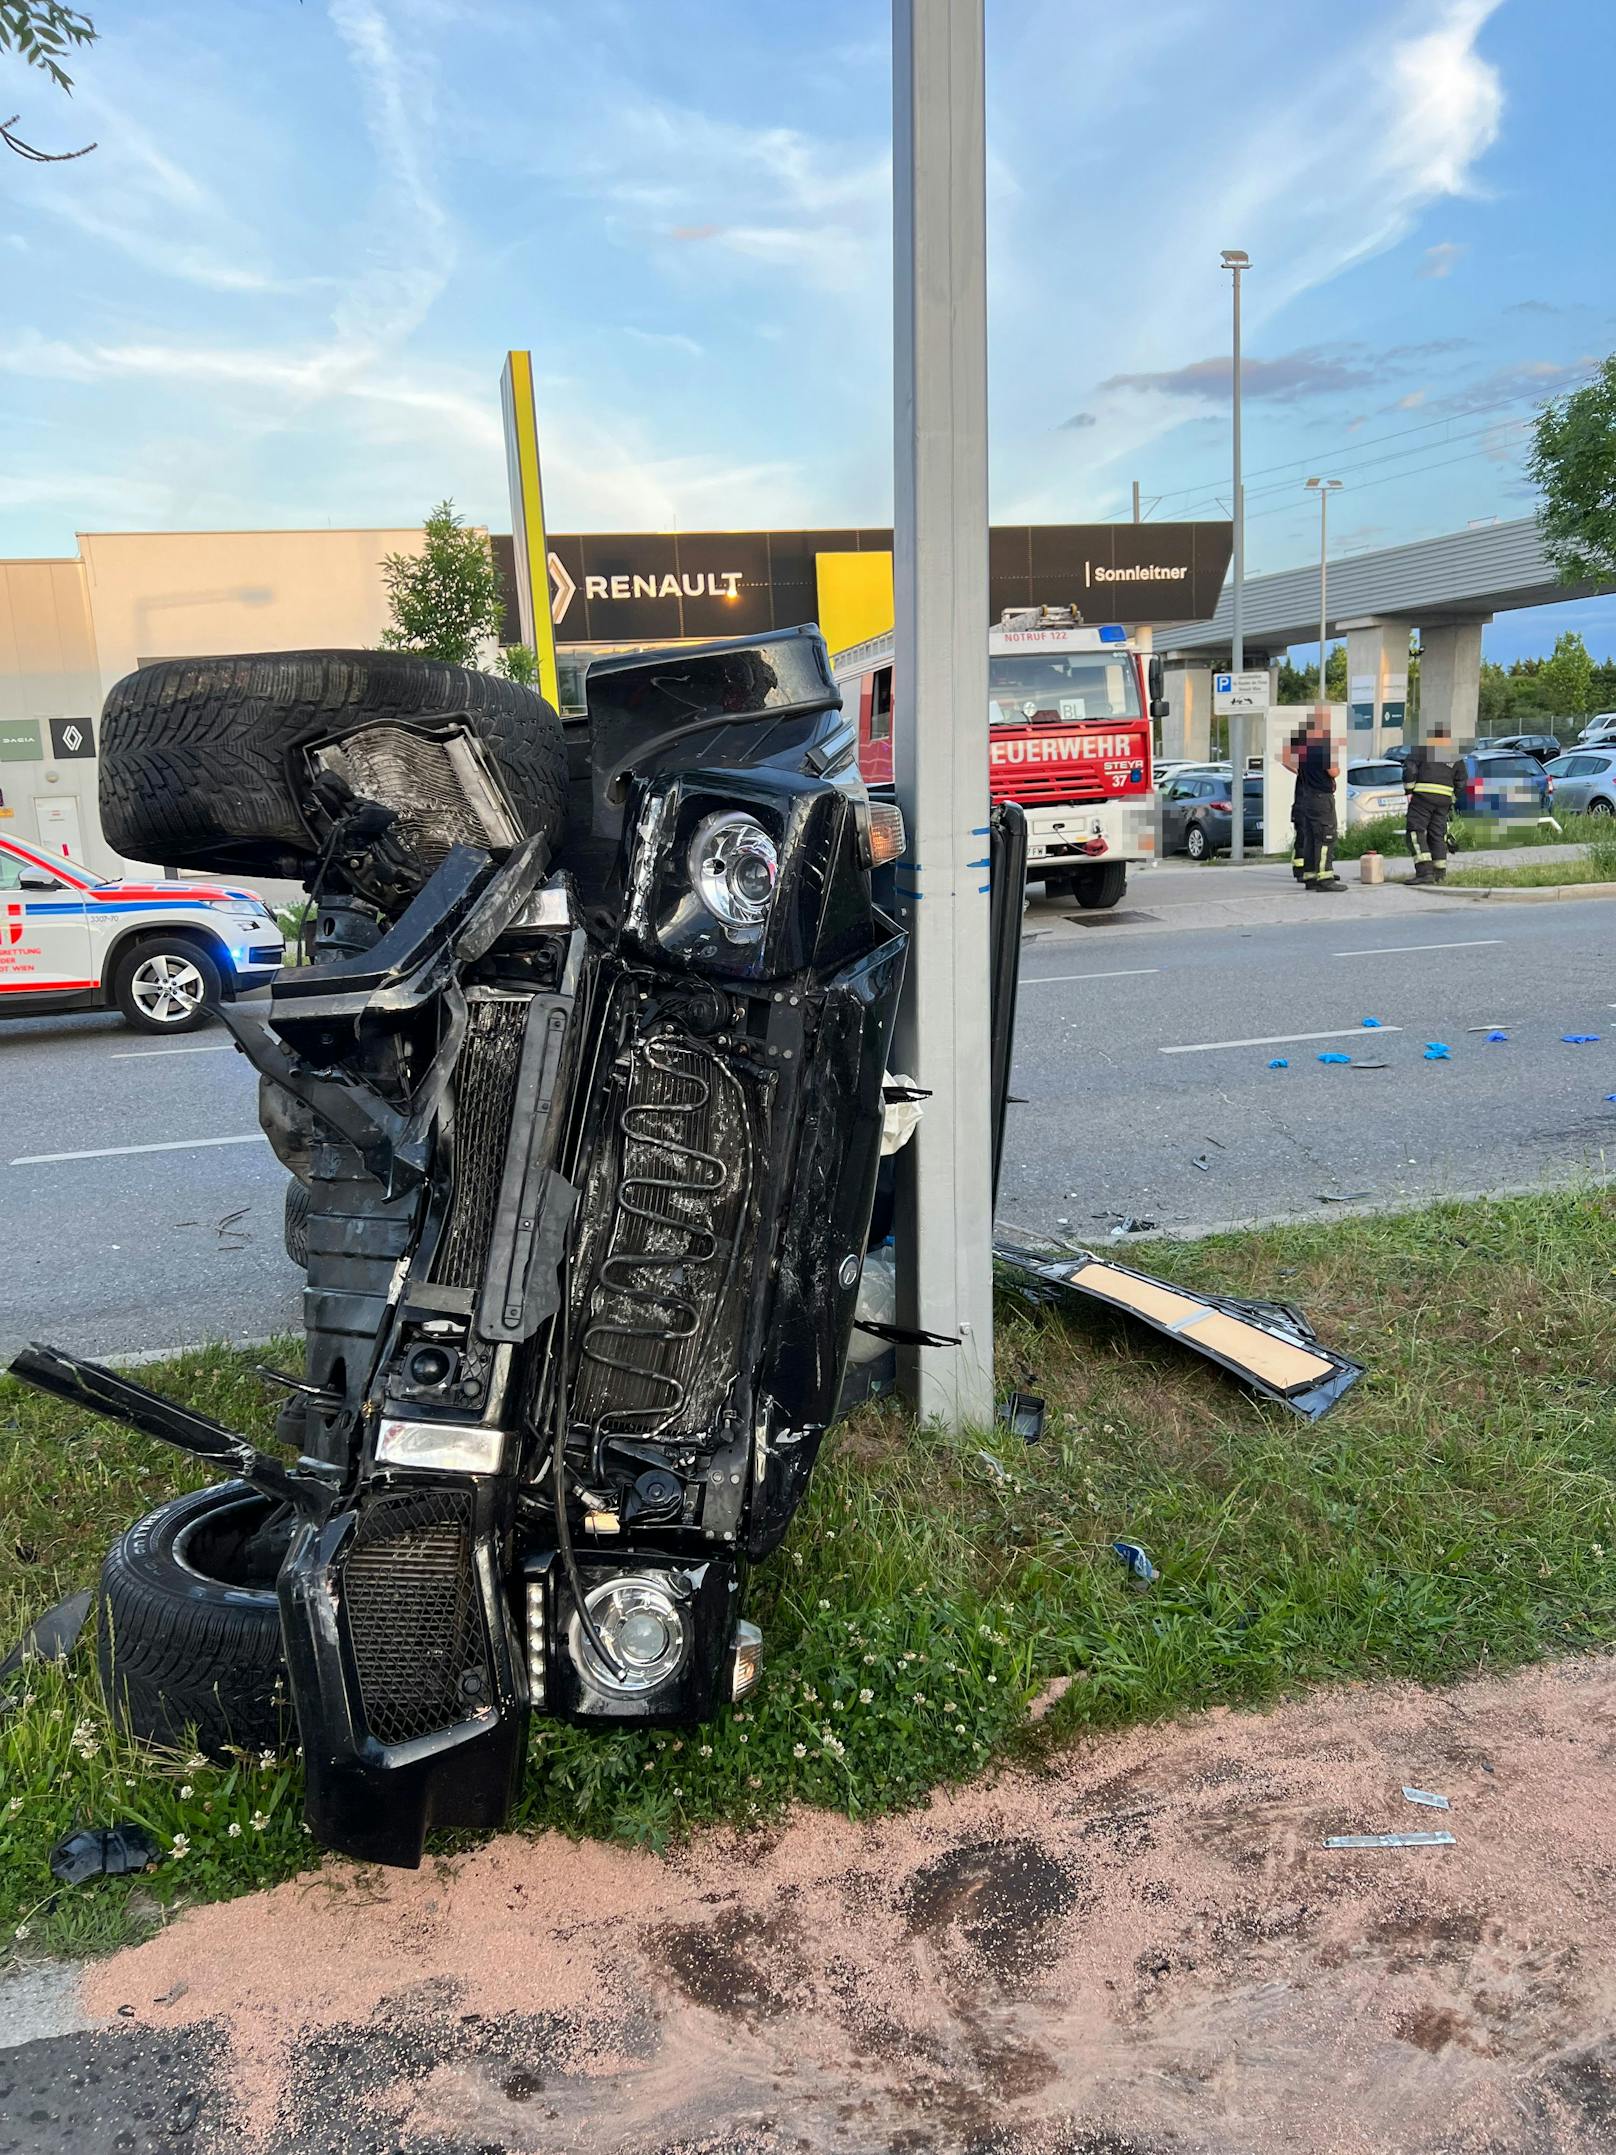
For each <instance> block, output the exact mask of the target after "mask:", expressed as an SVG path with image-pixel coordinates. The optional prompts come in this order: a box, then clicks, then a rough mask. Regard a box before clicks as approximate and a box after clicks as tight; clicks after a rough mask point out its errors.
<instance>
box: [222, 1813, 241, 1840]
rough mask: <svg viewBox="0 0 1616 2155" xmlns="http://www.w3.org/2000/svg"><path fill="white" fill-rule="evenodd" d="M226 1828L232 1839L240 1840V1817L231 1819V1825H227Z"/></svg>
mask: <svg viewBox="0 0 1616 2155" xmlns="http://www.w3.org/2000/svg"><path fill="white" fill-rule="evenodd" d="M224 1830H225V1832H226V1833H227V1834H228V1835H229V1836H230V1838H231V1840H233V1841H239V1840H240V1839H241V1820H240V1819H239V1818H233V1819H231V1821H230V1823H229V1825H228V1826H226V1827H225V1829H224Z"/></svg>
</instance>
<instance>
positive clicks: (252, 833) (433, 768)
mask: <svg viewBox="0 0 1616 2155" xmlns="http://www.w3.org/2000/svg"><path fill="white" fill-rule="evenodd" d="M456 721H459V722H460V728H461V729H463V730H467V731H470V732H471V733H473V734H475V735H476V737H477V738H478V740H480V741H481V742H482V743H483V745H484V747H485V749H486V750H487V751H488V752H489V754H490V756H491V758H492V760H493V762H494V765H495V766H496V770H497V775H498V777H499V780H500V782H501V783H502V784H503V786H504V789H505V792H506V795H507V797H508V805H509V807H510V808H511V809H512V810H514V812H515V816H516V819H517V822H518V823H519V825H520V826H521V828H522V830H523V831H524V833H525V834H526V835H527V836H529V837H534V836H545V837H548V838H550V839H551V840H552V841H554V840H556V839H558V838H559V837H560V835H561V831H562V828H563V826H564V824H565V821H566V799H567V755H566V746H565V743H564V741H563V738H562V733H561V721H560V720H559V719H558V718H557V716H556V714H555V712H554V711H553V710H552V709H551V708H550V706H549V705H548V704H547V703H546V702H545V701H544V698H543V697H542V696H539V695H536V694H535V693H534V691H533V690H532V689H530V688H523V687H521V686H520V685H519V684H518V683H516V682H514V681H504V680H500V679H498V678H497V677H496V676H494V675H493V674H486V673H476V672H473V671H471V670H470V669H468V668H466V667H463V666H445V665H443V664H441V663H440V662H439V661H438V660H436V659H427V658H417V657H414V656H413V655H411V654H409V653H406V652H395V651H266V652H260V653H256V654H248V655H247V656H245V657H239V658H206V659H171V660H165V661H164V662H163V663H162V664H161V665H156V666H143V667H142V668H141V669H140V671H139V672H138V673H132V674H129V675H127V676H126V677H125V679H123V680H122V681H119V682H117V683H116V684H115V686H114V687H113V689H112V692H111V694H110V695H109V696H108V697H107V700H106V705H105V707H104V710H103V713H102V721H101V823H102V828H103V829H104V831H105V832H106V836H107V839H108V842H109V843H110V844H111V845H112V846H114V847H115V848H116V849H117V851H118V852H120V853H124V854H127V855H129V856H130V858H132V859H134V860H146V861H161V862H163V863H164V864H165V865H166V866H169V867H187V868H201V869H208V870H211V871H213V872H214V873H224V874H231V875H239V874H253V873H273V874H281V875H301V874H302V873H303V872H304V870H305V869H306V868H307V867H308V865H309V864H310V863H311V862H312V861H313V860H314V858H315V857H316V855H317V854H318V851H319V845H320V838H321V835H322V834H321V831H320V830H319V829H317V828H316V827H315V825H314V824H313V823H312V822H311V820H310V809H311V805H312V797H311V793H310V786H309V780H310V777H311V775H312V772H311V769H310V766H309V763H308V759H307V757H306V755H305V754H304V753H303V752H304V751H306V750H309V749H312V748H314V747H316V746H318V745H320V744H323V743H330V742H334V741H343V742H346V743H352V742H353V740H354V736H356V735H361V734H367V733H369V732H370V731H371V729H385V728H396V727H403V728H405V729H407V734H408V736H409V737H410V738H408V739H407V740H406V741H405V743H404V744H403V746H402V748H401V747H400V746H399V745H398V743H397V742H396V741H393V742H389V743H386V744H385V745H383V746H382V748H381V749H380V750H379V752H378V753H375V754H368V755H366V757H365V759H364V770H363V776H364V779H365V783H356V784H355V786H354V790H355V791H356V792H361V793H365V794H366V795H367V797H369V798H372V799H382V800H383V802H384V805H385V806H388V807H394V808H397V809H398V810H399V811H400V817H401V822H402V824H403V826H404V827H405V828H406V829H407V830H408V829H411V828H412V818H414V817H419V818H420V819H421V824H422V827H423V828H427V829H431V830H436V831H437V832H439V833H440V834H441V833H442V832H444V831H445V830H446V829H447V830H448V831H449V835H451V836H452V835H455V833H454V831H453V829H452V828H451V827H450V826H451V823H452V821H455V820H458V821H462V822H466V823H467V824H468V830H467V835H473V833H474V831H475V830H476V829H477V828H478V827H480V826H478V825H477V823H476V818H475V816H474V815H473V814H470V813H469V812H466V811H464V810H462V812H461V813H460V814H459V815H458V816H456V814H455V810H456V802H457V792H456V782H455V780H454V778H453V776H452V774H450V773H449V772H448V769H447V761H446V759H445V758H444V757H443V756H442V753H441V751H437V750H435V749H434V748H433V746H432V745H431V741H430V737H431V736H433V735H438V736H442V735H445V734H448V733H452V732H453V731H455V730H456V726H455V722H456ZM389 795H391V796H392V797H391V798H389V797H387V796H389ZM458 798H459V799H460V800H462V801H463V795H461V796H459V797H458Z"/></svg>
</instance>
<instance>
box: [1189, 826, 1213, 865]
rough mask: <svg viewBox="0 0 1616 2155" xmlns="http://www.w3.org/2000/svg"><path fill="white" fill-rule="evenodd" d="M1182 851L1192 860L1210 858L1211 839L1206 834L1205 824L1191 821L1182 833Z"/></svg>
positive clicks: (1207, 859)
mask: <svg viewBox="0 0 1616 2155" xmlns="http://www.w3.org/2000/svg"><path fill="white" fill-rule="evenodd" d="M1184 851H1185V852H1186V853H1187V854H1188V855H1189V857H1190V859H1191V860H1192V861H1209V860H1210V859H1211V858H1212V841H1211V839H1210V838H1208V837H1207V835H1206V826H1205V825H1204V824H1201V823H1192V824H1191V825H1190V827H1189V829H1188V830H1187V831H1186V832H1185V833H1184Z"/></svg>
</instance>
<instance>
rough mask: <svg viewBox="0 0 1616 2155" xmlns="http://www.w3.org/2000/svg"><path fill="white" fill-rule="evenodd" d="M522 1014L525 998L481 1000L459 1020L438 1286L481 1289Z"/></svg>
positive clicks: (510, 1107) (519, 1048) (516, 1069)
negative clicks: (462, 1028) (462, 1025)
mask: <svg viewBox="0 0 1616 2155" xmlns="http://www.w3.org/2000/svg"><path fill="white" fill-rule="evenodd" d="M529 1007H530V1005H529V1001H528V999H527V998H526V997H525V996H523V997H515V998H510V997H498V998H493V999H487V998H484V999H478V1000H474V1001H473V1002H472V1003H471V1005H470V1007H469V1009H468V1011H467V1014H466V1037H465V1040H464V1041H463V1043H462V1044H461V1049H460V1056H459V1060H458V1061H457V1062H456V1064H455V1074H454V1155H453V1156H454V1198H453V1203H452V1205H451V1208H450V1213H449V1224H448V1226H447V1227H446V1228H445V1230H444V1235H443V1240H442V1242H441V1243H440V1244H439V1247H438V1254H437V1258H436V1261H435V1262H434V1264H433V1267H432V1276H433V1278H434V1280H436V1281H437V1282H438V1283H439V1284H440V1285H442V1286H449V1287H473V1288H478V1289H480V1288H481V1286H482V1284H483V1273H484V1270H485V1268H486V1266H487V1263H488V1245H489V1241H490V1239H491V1237H492V1235H493V1231H494V1214H495V1210H496V1208H497V1206H498V1203H499V1189H500V1178H501V1176H502V1175H503V1174H504V1172H505V1152H506V1148H507V1146H508V1145H509V1143H510V1136H511V1115H512V1112H513V1109H514V1107H515V1103H516V1081H517V1076H518V1073H519V1070H520V1066H521V1061H522V1036H523V1029H524V1027H525V1026H526V1024H527V1017H528V1010H529Z"/></svg>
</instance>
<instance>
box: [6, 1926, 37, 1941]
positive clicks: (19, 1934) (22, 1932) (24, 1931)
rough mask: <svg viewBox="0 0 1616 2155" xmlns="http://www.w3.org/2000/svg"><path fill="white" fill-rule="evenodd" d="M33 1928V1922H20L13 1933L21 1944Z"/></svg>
mask: <svg viewBox="0 0 1616 2155" xmlns="http://www.w3.org/2000/svg"><path fill="white" fill-rule="evenodd" d="M32 1928H33V1926H32V1925H31V1924H28V1923H19V1924H18V1925H17V1928H16V1929H15V1930H14V1931H13V1932H12V1934H11V1935H12V1937H13V1938H15V1939H16V1941H17V1943H18V1944H19V1945H21V1943H22V1941H23V1940H24V1939H25V1938H26V1937H28V1935H29V1934H30V1932H31V1930H32Z"/></svg>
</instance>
